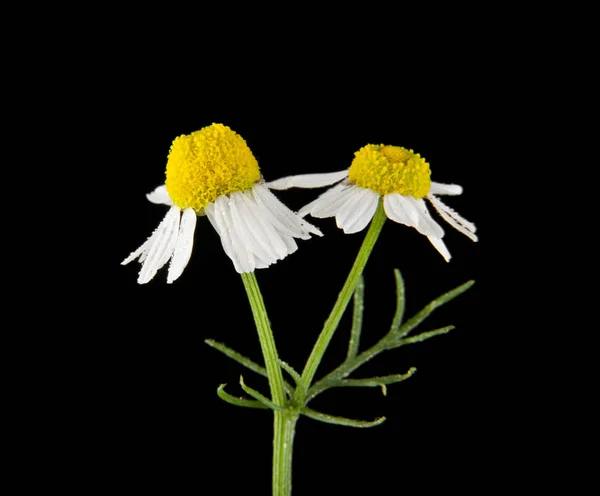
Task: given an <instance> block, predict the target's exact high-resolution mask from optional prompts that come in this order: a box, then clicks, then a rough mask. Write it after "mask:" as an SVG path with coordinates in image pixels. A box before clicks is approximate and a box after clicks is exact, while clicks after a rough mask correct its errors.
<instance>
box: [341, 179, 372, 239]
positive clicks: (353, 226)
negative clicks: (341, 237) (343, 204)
mask: <svg viewBox="0 0 600 496" xmlns="http://www.w3.org/2000/svg"><path fill="white" fill-rule="evenodd" d="M366 191H367V192H368V194H367V195H365V197H364V198H362V200H361V202H360V205H357V211H356V215H355V216H354V220H353V221H347V222H346V226H345V227H344V232H345V233H346V234H352V233H356V232H359V231H362V230H363V229H364V228H365V227H367V224H368V223H369V222H371V219H372V218H373V215H375V211H376V210H377V205H378V204H379V198H380V197H379V195H378V194H377V193H375V192H374V191H371V190H370V189H367V190H366Z"/></svg>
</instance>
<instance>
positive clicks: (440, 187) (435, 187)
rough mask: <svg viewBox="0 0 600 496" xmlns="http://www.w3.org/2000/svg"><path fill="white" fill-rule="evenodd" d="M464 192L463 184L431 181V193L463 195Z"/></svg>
mask: <svg viewBox="0 0 600 496" xmlns="http://www.w3.org/2000/svg"><path fill="white" fill-rule="evenodd" d="M462 192H463V188H462V186H460V185H458V184H444V183H435V182H433V181H432V182H431V188H429V194H430V195H461V194H462Z"/></svg>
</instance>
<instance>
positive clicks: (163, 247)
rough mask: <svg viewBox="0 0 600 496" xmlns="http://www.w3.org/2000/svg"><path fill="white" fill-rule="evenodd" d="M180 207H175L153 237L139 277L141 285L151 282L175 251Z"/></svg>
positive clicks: (170, 210)
mask: <svg viewBox="0 0 600 496" xmlns="http://www.w3.org/2000/svg"><path fill="white" fill-rule="evenodd" d="M180 212H181V211H180V209H179V207H176V206H173V207H171V208H170V209H169V211H168V212H167V215H166V216H165V218H164V219H163V221H162V222H161V223H160V225H159V226H158V229H157V230H156V232H155V233H154V234H153V235H152V242H151V244H150V246H149V249H148V252H147V254H146V258H145V259H144V261H143V263H142V268H141V269H140V273H139V276H138V283H139V284H146V283H147V282H149V281H150V280H151V279H152V278H153V277H154V276H155V275H156V272H158V270H159V269H160V268H162V267H163V266H164V265H165V264H166V263H167V262H168V261H169V258H170V257H171V255H173V251H174V249H175V244H176V243H177V235H178V234H179V217H180Z"/></svg>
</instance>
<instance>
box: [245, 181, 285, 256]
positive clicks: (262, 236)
mask: <svg viewBox="0 0 600 496" xmlns="http://www.w3.org/2000/svg"><path fill="white" fill-rule="evenodd" d="M242 200H243V201H244V204H245V205H246V212H247V213H248V214H249V215H250V216H252V218H253V219H254V221H255V222H254V223H253V224H252V227H253V229H255V230H256V235H257V238H258V239H259V241H260V242H261V244H262V245H263V247H264V248H265V249H266V250H267V251H268V252H269V253H270V255H271V256H270V257H269V258H268V259H266V260H265V261H267V262H271V263H273V262H275V261H277V260H281V259H282V258H284V257H285V256H286V255H287V253H288V251H287V247H286V245H285V242H284V241H283V239H282V237H283V236H284V235H285V234H288V233H287V232H283V231H282V230H281V229H279V230H278V229H277V228H276V226H275V225H274V223H275V224H281V223H280V222H279V221H278V220H277V218H276V217H275V216H274V215H273V213H272V212H271V211H270V210H269V209H268V208H267V207H266V206H265V205H264V204H263V203H262V202H261V201H260V198H257V197H256V196H254V195H253V194H252V192H251V191H245V192H244V193H243V198H242ZM281 228H282V229H285V226H283V225H281ZM290 235H291V234H290Z"/></svg>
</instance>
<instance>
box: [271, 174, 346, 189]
mask: <svg viewBox="0 0 600 496" xmlns="http://www.w3.org/2000/svg"><path fill="white" fill-rule="evenodd" d="M346 177H348V170H343V171H339V172H326V173H322V174H300V175H297V176H286V177H282V178H280V179H276V180H275V181H271V182H267V183H265V186H267V188H269V189H279V190H282V189H289V188H322V187H323V186H329V185H331V184H334V183H337V182H338V181H341V180H342V179H345V178H346Z"/></svg>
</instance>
